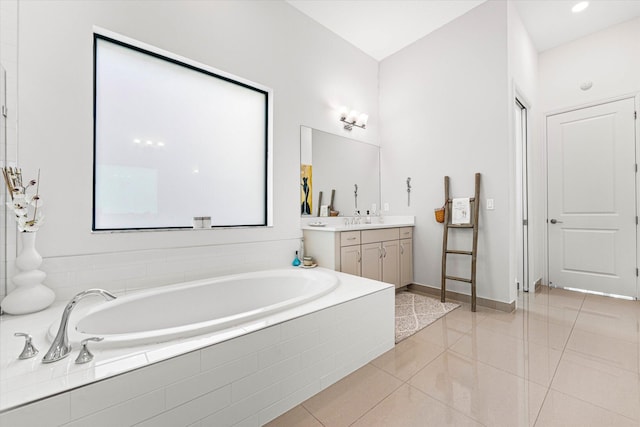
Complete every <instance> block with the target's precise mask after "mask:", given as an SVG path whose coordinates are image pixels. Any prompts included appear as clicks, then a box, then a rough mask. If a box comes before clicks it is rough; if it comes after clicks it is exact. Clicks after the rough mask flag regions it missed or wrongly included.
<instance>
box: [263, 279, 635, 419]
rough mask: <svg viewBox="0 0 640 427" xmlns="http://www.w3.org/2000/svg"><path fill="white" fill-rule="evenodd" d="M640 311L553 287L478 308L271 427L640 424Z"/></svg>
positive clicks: (459, 312) (445, 321)
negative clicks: (508, 305) (503, 305)
mask: <svg viewBox="0 0 640 427" xmlns="http://www.w3.org/2000/svg"><path fill="white" fill-rule="evenodd" d="M639 349H640V301H624V300H619V299H612V298H607V297H600V296H595V295H588V294H582V293H578V292H570V291H565V290H561V289H549V288H547V287H543V288H542V290H540V291H539V292H537V293H528V294H527V293H523V294H522V295H521V296H520V297H519V299H518V309H517V310H516V311H515V312H513V313H504V312H499V311H494V310H489V309H485V308H482V307H479V308H478V312H477V313H471V312H470V310H469V306H468V305H466V304H463V305H462V307H460V308H458V309H456V310H454V311H452V312H451V313H449V314H448V315H446V316H445V317H444V318H442V319H440V320H438V321H436V322H435V323H433V324H432V325H430V326H428V327H427V328H425V329H423V330H422V331H420V332H418V333H417V334H416V335H414V336H412V337H411V338H408V339H406V340H404V341H402V342H401V343H399V344H398V345H396V347H395V348H394V349H393V350H390V351H389V352H387V353H385V354H383V355H382V356H380V357H379V358H377V359H376V360H374V361H372V362H371V363H369V364H368V365H366V366H364V367H363V368H361V369H359V370H358V371H356V372H354V373H352V374H351V375H349V376H348V377H346V378H344V379H342V380H341V381H339V382H337V383H336V384H334V385H332V386H331V387H329V388H327V389H326V390H324V391H322V392H320V393H319V394H317V395H315V396H313V397H312V398H310V399H309V400H307V401H305V402H303V403H302V404H301V405H298V406H297V407H295V408H294V409H292V410H291V411H289V412H287V413H286V414H284V415H282V416H281V417H279V418H277V419H275V420H274V421H272V422H271V423H269V424H268V426H270V427H275V426H286V427H295V426H305V427H307V426H309V427H314V426H350V425H353V426H367V427H370V426H403V427H405V426H449V425H455V426H467V425H469V426H510V427H511V426H563V427H566V426H580V427H583V426H598V427H601V426H636V427H637V426H640V358H639V353H640V350H639Z"/></svg>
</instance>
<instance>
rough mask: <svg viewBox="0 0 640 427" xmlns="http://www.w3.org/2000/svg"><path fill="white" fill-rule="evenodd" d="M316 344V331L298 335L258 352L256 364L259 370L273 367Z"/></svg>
mask: <svg viewBox="0 0 640 427" xmlns="http://www.w3.org/2000/svg"><path fill="white" fill-rule="evenodd" d="M317 344H318V331H317V330H316V329H312V330H310V331H307V333H306V334H304V335H298V336H296V337H294V338H291V339H289V340H286V341H282V342H279V343H277V344H276V345H273V346H270V347H267V348H265V349H264V350H261V351H260V354H259V358H258V364H259V366H260V369H264V368H266V367H267V366H270V365H273V364H274V363H277V362H279V361H281V360H283V359H285V358H287V357H289V356H290V355H292V354H299V353H302V352H303V351H305V350H308V349H310V348H312V347H315V346H316V345H317Z"/></svg>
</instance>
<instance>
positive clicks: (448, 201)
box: [447, 197, 476, 203]
mask: <svg viewBox="0 0 640 427" xmlns="http://www.w3.org/2000/svg"><path fill="white" fill-rule="evenodd" d="M469 201H470V202H475V201H476V198H475V197H469ZM447 203H453V199H448V200H447Z"/></svg>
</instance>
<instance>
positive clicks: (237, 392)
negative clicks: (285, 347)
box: [231, 353, 300, 402]
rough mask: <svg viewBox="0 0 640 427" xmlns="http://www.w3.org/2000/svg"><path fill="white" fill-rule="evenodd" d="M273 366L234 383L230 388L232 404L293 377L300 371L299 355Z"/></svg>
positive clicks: (294, 354)
mask: <svg viewBox="0 0 640 427" xmlns="http://www.w3.org/2000/svg"><path fill="white" fill-rule="evenodd" d="M291 354H293V356H292V357H289V358H288V359H285V360H283V361H281V362H279V363H276V364H275V365H270V366H268V367H266V368H262V369H260V371H258V372H255V373H253V374H251V375H249V376H247V377H245V378H242V379H240V380H238V381H235V382H234V383H233V385H232V387H231V390H232V393H231V397H232V400H233V401H234V402H238V401H240V400H243V399H246V398H248V397H249V396H251V395H252V394H253V393H255V391H256V390H260V389H263V388H266V387H269V386H271V385H273V384H276V383H278V382H280V380H282V379H283V378H286V377H288V376H289V375H293V374H295V373H297V372H298V371H299V370H300V355H299V354H296V353H290V356H291Z"/></svg>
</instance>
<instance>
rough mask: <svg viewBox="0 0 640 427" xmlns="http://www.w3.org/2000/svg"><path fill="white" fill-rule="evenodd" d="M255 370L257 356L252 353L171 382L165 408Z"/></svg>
mask: <svg viewBox="0 0 640 427" xmlns="http://www.w3.org/2000/svg"><path fill="white" fill-rule="evenodd" d="M257 370H258V356H257V354H255V353H253V354H249V355H248V356H245V357H239V358H238V359H237V360H233V361H231V362H229V363H225V364H224V365H220V366H218V367H216V368H214V369H210V370H207V371H204V372H200V373H198V374H196V375H194V376H193V377H189V378H187V379H185V380H183V381H179V382H177V383H175V384H172V385H170V386H168V387H167V393H166V399H167V409H170V408H173V407H175V406H178V405H181V404H183V403H185V402H187V401H189V400H192V399H195V398H197V397H198V396H201V395H203V394H206V393H209V392H211V391H213V390H216V389H218V388H220V387H222V386H225V385H228V384H231V383H232V382H233V381H236V380H239V379H241V378H245V377H247V376H248V375H250V374H252V373H254V372H256V371H257Z"/></svg>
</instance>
